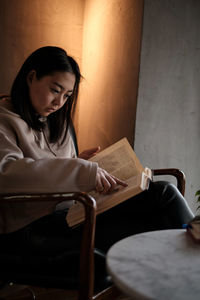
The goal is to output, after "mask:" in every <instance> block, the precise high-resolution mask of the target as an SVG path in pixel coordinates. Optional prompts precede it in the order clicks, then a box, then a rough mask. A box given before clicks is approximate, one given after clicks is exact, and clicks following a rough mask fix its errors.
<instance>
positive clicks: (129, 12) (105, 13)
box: [77, 0, 143, 150]
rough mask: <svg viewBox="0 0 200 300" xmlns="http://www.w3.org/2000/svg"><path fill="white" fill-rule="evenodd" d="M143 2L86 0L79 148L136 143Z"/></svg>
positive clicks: (79, 114)
mask: <svg viewBox="0 0 200 300" xmlns="http://www.w3.org/2000/svg"><path fill="white" fill-rule="evenodd" d="M142 17H143V1H141V0H109V1H107V0H88V1H86V7H85V16H84V32H83V55H82V60H83V64H82V73H83V76H84V78H85V80H83V82H82V87H81V97H80V99H79V100H80V102H79V111H78V116H77V126H78V138H79V147H80V149H81V150H83V149H85V148H88V147H93V146H96V145H100V146H101V148H105V147H106V146H108V145H110V144H112V143H113V142H115V141H117V140H118V139H120V138H121V137H123V136H126V137H127V138H128V139H129V141H130V142H131V144H132V145H133V143H134V130H135V114H136V103H137V91H138V74H139V60H140V44H141V32H142Z"/></svg>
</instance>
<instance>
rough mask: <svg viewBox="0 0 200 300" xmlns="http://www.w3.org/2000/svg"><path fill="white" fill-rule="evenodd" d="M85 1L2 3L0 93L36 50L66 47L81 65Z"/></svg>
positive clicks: (8, 0) (2, 0) (14, 0)
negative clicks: (44, 47)
mask: <svg viewBox="0 0 200 300" xmlns="http://www.w3.org/2000/svg"><path fill="white" fill-rule="evenodd" d="M84 3H85V1H83V0H73V1H71V0H0V60H1V72H0V93H1V92H3V93H5V92H9V90H10V85H11V82H12V81H13V78H14V77H15V75H16V72H17V70H18V68H19V67H20V66H21V64H22V62H23V61H24V59H25V58H26V57H27V55H29V54H30V53H31V52H32V51H34V50H35V49H37V48H39V47H41V46H46V45H55V46H61V47H64V48H65V49H66V50H67V51H68V52H69V54H71V55H73V56H74V57H76V59H77V60H78V62H79V63H80V62H81V55H82V28H83V13H84Z"/></svg>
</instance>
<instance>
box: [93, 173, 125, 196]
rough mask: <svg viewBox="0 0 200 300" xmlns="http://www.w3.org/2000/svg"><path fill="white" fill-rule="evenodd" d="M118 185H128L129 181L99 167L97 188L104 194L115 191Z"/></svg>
mask: <svg viewBox="0 0 200 300" xmlns="http://www.w3.org/2000/svg"><path fill="white" fill-rule="evenodd" d="M118 185H121V186H124V187H126V186H127V183H125V182H124V181H122V180H120V179H118V178H116V177H115V176H113V175H111V174H109V173H108V172H107V171H106V170H104V169H101V168H98V169H97V177H96V190H97V192H99V193H102V194H108V193H111V192H113V191H114V190H115V189H116V188H117V186H118Z"/></svg>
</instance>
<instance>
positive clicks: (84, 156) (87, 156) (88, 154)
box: [78, 146, 100, 160]
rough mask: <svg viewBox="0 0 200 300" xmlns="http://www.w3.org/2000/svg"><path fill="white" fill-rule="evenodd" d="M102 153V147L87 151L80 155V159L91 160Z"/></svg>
mask: <svg viewBox="0 0 200 300" xmlns="http://www.w3.org/2000/svg"><path fill="white" fill-rule="evenodd" d="M99 151H100V146H98V147H94V148H90V149H87V150H85V151H83V152H81V153H80V154H79V156H78V157H79V158H82V159H86V160H88V159H90V158H91V157H92V156H94V155H96V154H97V153H98V152H99Z"/></svg>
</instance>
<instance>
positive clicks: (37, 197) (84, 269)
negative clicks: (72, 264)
mask: <svg viewBox="0 0 200 300" xmlns="http://www.w3.org/2000/svg"><path fill="white" fill-rule="evenodd" d="M70 200H75V201H78V202H81V203H82V204H83V206H84V209H85V216H86V217H85V222H84V224H83V235H82V241H81V251H80V270H81V272H80V288H79V300H81V299H92V295H93V288H94V272H93V270H94V237H95V228H96V201H95V199H94V198H93V197H91V196H90V195H88V194H87V193H83V192H72V193H65V194H59V193H57V194H56V193H49V194H30V195H29V194H20V195H19V194H2V195H0V203H8V202H9V203H10V202H15V203H16V202H27V201H28V202H41V201H44V202H45V201H55V202H56V203H58V202H59V201H60V202H61V201H70Z"/></svg>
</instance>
